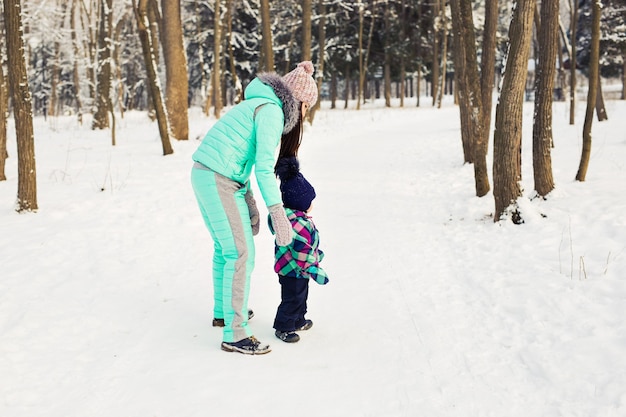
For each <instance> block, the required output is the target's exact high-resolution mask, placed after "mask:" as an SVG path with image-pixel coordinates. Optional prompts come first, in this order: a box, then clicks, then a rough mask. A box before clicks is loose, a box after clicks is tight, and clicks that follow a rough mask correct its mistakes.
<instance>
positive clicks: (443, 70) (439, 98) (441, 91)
mask: <svg viewBox="0 0 626 417" xmlns="http://www.w3.org/2000/svg"><path fill="white" fill-rule="evenodd" d="M441 9H442V12H441V22H442V26H443V27H442V34H441V44H442V45H441V47H442V49H441V81H440V84H439V87H438V91H439V92H438V95H437V108H438V109H440V108H441V102H442V101H443V95H444V94H445V85H446V71H447V69H446V66H447V63H448V21H447V18H446V2H445V0H441Z"/></svg>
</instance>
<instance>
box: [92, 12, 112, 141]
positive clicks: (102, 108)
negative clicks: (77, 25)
mask: <svg viewBox="0 0 626 417" xmlns="http://www.w3.org/2000/svg"><path fill="white" fill-rule="evenodd" d="M112 28H113V0H100V21H99V26H98V69H97V71H96V74H97V75H96V77H97V80H98V81H97V82H98V85H97V88H96V113H95V114H94V115H93V121H92V124H91V128H92V129H106V128H108V127H109V109H110V108H111V103H110V101H111V96H110V95H111V42H110V40H111V38H112V35H113V34H112Z"/></svg>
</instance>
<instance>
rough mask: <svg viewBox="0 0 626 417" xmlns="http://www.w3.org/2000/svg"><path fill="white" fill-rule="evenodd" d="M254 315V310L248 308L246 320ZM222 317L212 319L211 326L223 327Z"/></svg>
mask: <svg viewBox="0 0 626 417" xmlns="http://www.w3.org/2000/svg"><path fill="white" fill-rule="evenodd" d="M252 317H254V311H252V310H251V309H248V320H250V319H251V318H252ZM224 326H225V324H224V319H213V327H224Z"/></svg>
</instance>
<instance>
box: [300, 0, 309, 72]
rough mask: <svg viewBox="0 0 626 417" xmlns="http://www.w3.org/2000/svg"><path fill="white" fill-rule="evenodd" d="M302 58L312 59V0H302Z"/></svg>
mask: <svg viewBox="0 0 626 417" xmlns="http://www.w3.org/2000/svg"><path fill="white" fill-rule="evenodd" d="M302 60H303V61H310V60H311V0H302Z"/></svg>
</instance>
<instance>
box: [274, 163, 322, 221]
mask: <svg viewBox="0 0 626 417" xmlns="http://www.w3.org/2000/svg"><path fill="white" fill-rule="evenodd" d="M276 175H278V178H280V192H281V193H282V197H283V205H284V206H285V207H287V208H290V209H292V210H300V211H307V210H308V209H309V207H311V202H312V201H313V199H315V188H313V186H312V185H311V184H310V183H309V182H308V181H307V180H306V178H304V176H303V175H302V174H301V173H300V163H299V162H298V159H297V158H296V157H288V158H280V159H279V160H278V162H277V163H276Z"/></svg>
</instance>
